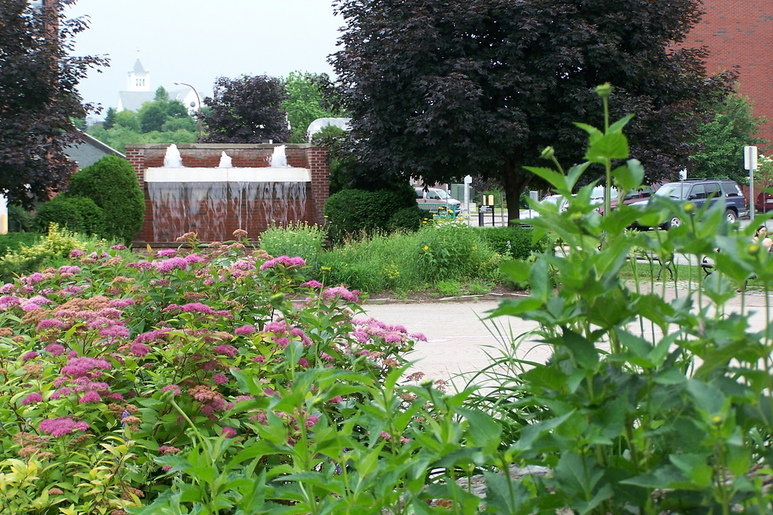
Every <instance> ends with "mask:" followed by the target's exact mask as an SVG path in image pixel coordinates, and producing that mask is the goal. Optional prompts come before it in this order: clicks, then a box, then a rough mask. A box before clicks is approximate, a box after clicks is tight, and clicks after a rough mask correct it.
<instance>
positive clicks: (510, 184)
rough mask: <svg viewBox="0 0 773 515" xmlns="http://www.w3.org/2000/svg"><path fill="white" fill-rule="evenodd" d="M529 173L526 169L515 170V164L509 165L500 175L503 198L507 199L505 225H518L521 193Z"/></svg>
mask: <svg viewBox="0 0 773 515" xmlns="http://www.w3.org/2000/svg"><path fill="white" fill-rule="evenodd" d="M530 180H531V175H530V173H529V172H527V171H526V170H519V171H517V170H516V166H515V165H509V166H508V167H507V169H506V170H505V171H504V174H503V177H502V186H503V187H504V189H505V200H506V201H507V218H508V220H507V225H508V226H514V225H518V219H519V218H520V210H521V207H520V202H521V193H523V190H524V189H525V188H526V186H527V185H528V184H529V181H530Z"/></svg>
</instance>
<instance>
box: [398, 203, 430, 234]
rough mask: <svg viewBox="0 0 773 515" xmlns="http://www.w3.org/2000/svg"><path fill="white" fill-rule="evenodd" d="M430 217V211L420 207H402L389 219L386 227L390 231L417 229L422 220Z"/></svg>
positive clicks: (424, 220) (425, 220)
mask: <svg viewBox="0 0 773 515" xmlns="http://www.w3.org/2000/svg"><path fill="white" fill-rule="evenodd" d="M431 219H432V213H430V212H429V211H426V210H424V209H421V208H420V207H418V206H416V207H404V208H402V209H398V210H397V211H395V213H394V214H393V215H392V217H391V218H390V219H389V222H388V224H387V229H388V230H390V231H399V230H404V231H418V230H419V228H420V227H421V223H422V222H427V221H429V220H431Z"/></svg>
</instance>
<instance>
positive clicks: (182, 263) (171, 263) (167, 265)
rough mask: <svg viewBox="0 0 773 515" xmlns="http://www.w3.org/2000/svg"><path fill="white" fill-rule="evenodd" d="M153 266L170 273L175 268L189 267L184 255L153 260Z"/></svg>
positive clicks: (164, 272)
mask: <svg viewBox="0 0 773 515" xmlns="http://www.w3.org/2000/svg"><path fill="white" fill-rule="evenodd" d="M153 268H155V269H156V270H157V271H158V272H160V273H162V274H168V273H169V272H171V271H173V270H185V269H186V268H188V262H187V261H186V260H185V258H182V257H173V258H169V259H165V260H163V261H155V262H153Z"/></svg>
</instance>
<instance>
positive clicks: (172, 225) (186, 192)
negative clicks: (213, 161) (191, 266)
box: [145, 145, 311, 242]
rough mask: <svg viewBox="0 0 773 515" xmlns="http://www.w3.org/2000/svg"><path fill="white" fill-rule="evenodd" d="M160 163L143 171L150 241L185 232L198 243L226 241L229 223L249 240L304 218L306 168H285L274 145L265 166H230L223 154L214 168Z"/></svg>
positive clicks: (282, 153) (281, 152)
mask: <svg viewBox="0 0 773 515" xmlns="http://www.w3.org/2000/svg"><path fill="white" fill-rule="evenodd" d="M176 150H177V149H176V147H175V149H174V151H176ZM174 151H172V152H171V153H172V155H173V156H174ZM167 154H168V155H169V154H170V151H167ZM177 155H178V156H179V152H178V153H177ZM166 162H167V160H166V159H165V166H164V168H148V169H147V170H146V173H145V181H146V182H147V184H148V196H149V200H150V203H151V213H152V220H153V236H154V239H155V240H156V241H159V242H163V241H167V242H168V241H174V240H175V239H176V238H177V237H179V236H180V235H182V234H184V233H186V232H195V233H197V234H198V236H199V239H200V240H201V241H223V240H227V239H231V238H232V236H231V234H230V231H232V230H233V229H230V228H229V227H228V226H229V223H230V224H236V225H237V227H236V228H240V229H245V230H247V231H248V233H249V234H250V235H251V236H253V237H254V236H256V235H257V232H260V231H262V230H265V229H266V228H268V227H270V226H271V225H274V224H278V225H287V224H288V223H290V222H293V221H301V220H304V219H305V216H306V211H307V199H306V195H307V186H308V184H309V183H310V181H311V177H310V174H309V171H308V170H307V169H305V168H293V167H290V166H289V165H288V164H287V157H286V155H285V148H284V146H283V145H282V146H280V147H275V149H274V153H273V154H272V156H271V160H270V164H271V167H268V168H265V167H264V168H238V167H237V168H232V167H230V166H231V158H230V157H228V156H227V155H226V154H225V153H223V154H222V156H221V160H220V167H219V168H186V167H182V161H181V160H179V161H177V162H179V165H177V166H175V162H174V161H170V164H171V166H169V167H167V166H166Z"/></svg>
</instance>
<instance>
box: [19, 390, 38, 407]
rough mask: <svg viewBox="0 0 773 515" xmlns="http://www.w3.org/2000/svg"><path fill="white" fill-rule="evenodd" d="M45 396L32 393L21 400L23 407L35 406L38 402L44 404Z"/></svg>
mask: <svg viewBox="0 0 773 515" xmlns="http://www.w3.org/2000/svg"><path fill="white" fill-rule="evenodd" d="M42 401H43V396H42V395H40V394H39V393H38V392H32V393H31V394H29V395H27V396H26V397H24V398H23V399H22V400H21V405H22V406H26V405H27V404H34V403H36V402H42Z"/></svg>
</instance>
